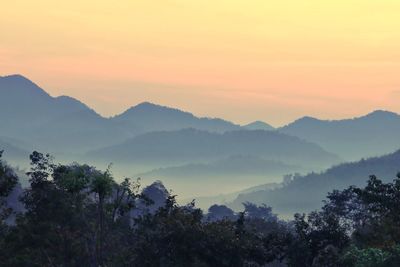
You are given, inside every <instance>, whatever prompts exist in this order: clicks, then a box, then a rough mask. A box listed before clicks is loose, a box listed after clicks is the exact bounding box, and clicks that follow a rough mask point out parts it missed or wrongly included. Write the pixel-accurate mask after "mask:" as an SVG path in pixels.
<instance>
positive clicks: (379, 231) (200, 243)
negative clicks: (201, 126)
mask: <svg viewBox="0 0 400 267" xmlns="http://www.w3.org/2000/svg"><path fill="white" fill-rule="evenodd" d="M0 154H1V153H0ZM30 159H31V170H30V172H28V175H29V177H30V180H29V182H30V186H29V187H28V188H26V189H25V190H24V191H23V193H22V194H21V196H20V201H21V202H22V203H23V205H24V210H23V211H21V212H20V213H18V214H17V219H16V221H15V223H10V221H9V220H8V221H7V220H6V219H7V217H8V216H9V215H11V214H15V213H16V212H17V211H15V210H14V211H13V210H11V208H10V207H12V205H9V204H10V203H8V201H9V200H10V195H11V194H12V192H13V191H14V190H15V187H16V186H17V185H18V178H17V176H16V175H15V173H14V172H13V171H12V169H11V168H10V167H9V166H8V165H7V164H5V162H3V161H1V160H0V211H1V217H0V219H1V221H0V262H1V265H2V266H302V267H303V266H304V267H316V266H326V267H328V266H329V267H336V266H340V267H341V266H343V267H358V266H378V267H379V266H389V267H390V266H399V265H400V215H399V214H400V175H398V176H397V178H396V179H395V180H394V181H393V182H391V183H384V182H382V181H381V180H379V179H378V178H377V177H375V176H371V177H370V178H369V180H368V183H367V185H366V186H365V187H364V188H359V187H355V186H351V187H349V188H347V189H344V190H342V191H338V190H335V191H333V192H331V193H330V194H328V196H327V200H326V201H325V203H324V206H323V207H322V209H321V210H318V211H314V212H311V213H310V214H308V215H306V214H296V215H295V217H294V220H292V221H282V220H280V219H279V218H278V216H277V215H276V214H274V213H273V212H272V208H271V207H269V206H267V205H261V206H257V205H255V204H253V203H248V202H246V203H243V205H244V209H243V212H240V213H235V212H234V211H233V210H231V209H230V208H228V207H227V206H224V205H213V206H211V207H210V209H209V212H208V214H206V215H204V214H203V212H202V211H201V210H200V209H198V208H196V207H195V203H194V201H193V202H191V203H189V204H187V205H183V206H181V205H178V204H177V202H176V199H175V196H173V195H169V194H168V192H167V191H166V189H165V188H164V187H163V185H162V184H161V182H156V183H154V184H153V186H154V188H149V187H148V188H146V190H144V191H143V192H142V193H140V184H139V181H133V180H132V179H129V178H126V179H124V180H123V181H122V182H120V183H118V182H116V181H115V180H114V178H113V176H112V173H111V171H110V168H108V169H107V170H106V171H100V170H97V169H96V168H94V167H91V166H88V165H80V164H78V163H72V164H69V165H62V164H55V163H54V162H53V158H52V157H51V156H50V155H44V154H41V153H39V152H33V153H32V154H31V156H30ZM152 193H154V194H156V195H157V196H156V198H157V199H152ZM154 200H157V202H158V203H155V201H154ZM160 200H162V201H164V204H162V203H161V204H160V203H159V202H160ZM151 205H153V206H151ZM143 206H148V207H149V208H144V207H143Z"/></svg>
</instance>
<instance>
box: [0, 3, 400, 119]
mask: <svg viewBox="0 0 400 267" xmlns="http://www.w3.org/2000/svg"><path fill="white" fill-rule="evenodd" d="M3 2H4V3H1V9H0V75H7V74H12V73H20V74H23V75H25V76H27V77H28V78H30V79H32V80H33V81H35V82H36V83H38V84H39V85H40V86H42V87H43V88H44V89H45V90H47V91H48V92H49V93H51V94H52V95H54V96H56V95H61V94H65V95H70V96H73V97H76V98H78V99H80V100H82V101H83V102H85V103H87V104H88V105H89V106H91V107H93V108H94V109H96V110H97V111H98V112H99V113H101V114H102V115H105V116H110V115H114V114H116V113H118V112H121V111H123V110H124V109H126V108H128V107H129V106H132V105H134V104H137V103H139V102H142V101H151V102H156V103H160V104H164V105H169V106H174V107H178V108H182V109H185V110H188V111H191V112H193V113H195V114H197V115H202V116H215V117H223V118H226V119H229V120H233V121H234V122H237V123H244V122H248V121H252V120H255V119H261V120H265V121H267V122H270V123H272V124H274V125H282V124H284V123H287V122H289V121H290V120H292V119H295V118H297V117H300V116H303V115H312V116H317V117H320V118H343V117H349V116H356V115H360V114H363V113H367V112H369V111H372V110H373V109H389V110H392V111H396V112H400V105H399V103H400V15H399V14H400V1H398V0H380V1H378V0H374V1H372V0H343V1H342V0H335V1H328V0H327V1H321V0H279V1H268V0H212V1H211V0H202V1H194V0H179V1H178V0H176V1H174V0H153V1H133V0H118V1H98V0H97V1H71V0H70V1H61V0H60V1H50V0H47V1H40V0H35V1H30V0H29V1H19V0H13V1H3ZM81 2H84V3H81Z"/></svg>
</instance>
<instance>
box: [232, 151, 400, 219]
mask: <svg viewBox="0 0 400 267" xmlns="http://www.w3.org/2000/svg"><path fill="white" fill-rule="evenodd" d="M399 171H400V150H398V151H396V152H394V153H392V154H388V155H385V156H381V157H374V158H369V159H363V160H361V161H357V162H352V163H344V164H341V165H338V166H335V167H332V168H329V169H328V170H326V171H324V172H322V173H310V174H308V175H305V176H295V177H293V180H292V181H291V182H288V183H287V184H285V185H283V187H281V188H277V189H275V190H261V191H255V192H250V193H247V194H241V195H239V196H238V197H237V199H236V200H235V201H234V202H233V204H232V205H231V207H235V208H237V209H239V208H241V203H242V202H244V201H250V202H254V203H265V204H267V205H269V206H271V207H273V208H274V210H275V211H276V212H278V213H279V214H286V215H292V214H293V213H294V212H309V211H311V210H314V209H317V208H320V207H321V206H322V200H324V199H325V197H326V195H327V193H328V192H331V191H332V190H334V189H339V190H340V189H344V188H347V187H348V186H350V185H356V186H364V185H365V184H366V181H367V180H368V177H369V176H370V175H377V176H378V177H379V178H380V179H382V180H383V181H385V182H389V181H392V180H393V179H394V178H395V176H396V174H397V173H398V172H399Z"/></svg>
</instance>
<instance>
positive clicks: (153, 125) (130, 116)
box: [111, 102, 240, 133]
mask: <svg viewBox="0 0 400 267" xmlns="http://www.w3.org/2000/svg"><path fill="white" fill-rule="evenodd" d="M111 120H113V121H116V122H119V123H122V124H123V125H124V126H126V127H129V128H131V129H134V130H135V132H136V133H146V132H153V131H173V130H180V129H184V128H195V129H199V130H205V131H210V132H225V131H229V130H235V129H239V128H240V126H238V125H235V124H233V123H231V122H228V121H224V120H221V119H211V118H198V117H195V116H194V115H193V114H191V113H189V112H184V111H181V110H179V109H174V108H169V107H165V106H160V105H156V104H152V103H149V102H143V103H141V104H139V105H137V106H134V107H132V108H130V109H128V110H127V111H125V112H124V113H122V114H120V115H117V116H115V117H113V118H111Z"/></svg>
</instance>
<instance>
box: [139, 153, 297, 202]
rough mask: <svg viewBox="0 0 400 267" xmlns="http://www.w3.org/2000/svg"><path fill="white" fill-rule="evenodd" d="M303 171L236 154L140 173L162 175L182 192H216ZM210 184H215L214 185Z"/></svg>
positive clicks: (155, 177)
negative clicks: (206, 161) (212, 160)
mask: <svg viewBox="0 0 400 267" xmlns="http://www.w3.org/2000/svg"><path fill="white" fill-rule="evenodd" d="M298 171H302V169H301V168H299V167H296V166H292V165H288V164H284V163H282V162H278V161H273V160H264V159H262V158H261V157H257V156H241V155H235V156H231V157H228V158H225V159H222V160H216V161H214V162H211V163H189V164H185V165H182V166H174V167H166V168H158V169H155V170H152V171H150V172H146V173H142V174H138V175H137V176H138V177H141V178H148V179H150V180H154V179H160V180H162V181H164V182H165V183H167V184H173V185H174V186H173V188H174V190H177V191H179V192H184V191H190V192H196V194H197V195H212V194H218V193H220V192H221V188H224V191H231V192H232V191H235V190H238V189H239V188H246V187H248V186H249V185H253V184H261V183H265V182H268V181H274V180H275V181H280V178H281V177H282V176H283V175H284V174H287V173H293V172H298ZM210 185H213V186H212V187H211V188H210Z"/></svg>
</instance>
